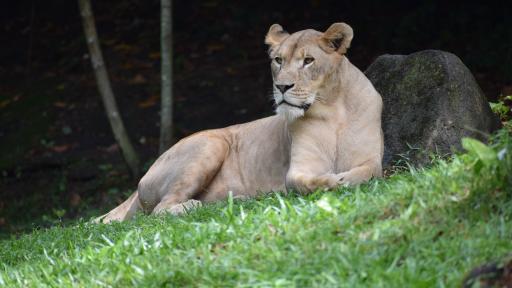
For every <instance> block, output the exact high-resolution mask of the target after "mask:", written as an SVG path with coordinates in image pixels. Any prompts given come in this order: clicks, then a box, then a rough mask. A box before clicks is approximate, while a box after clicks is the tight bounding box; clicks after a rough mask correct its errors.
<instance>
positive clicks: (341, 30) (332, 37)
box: [320, 23, 354, 55]
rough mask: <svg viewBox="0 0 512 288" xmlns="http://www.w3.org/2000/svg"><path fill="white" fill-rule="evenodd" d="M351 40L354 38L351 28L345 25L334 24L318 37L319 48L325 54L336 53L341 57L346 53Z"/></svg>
mask: <svg viewBox="0 0 512 288" xmlns="http://www.w3.org/2000/svg"><path fill="white" fill-rule="evenodd" d="M352 38H354V31H353V30H352V27H350V26H348V25H347V24H345V23H334V24H332V25H331V27H329V29H327V30H326V31H325V32H324V34H323V35H322V37H320V47H321V48H322V49H323V50H324V51H325V52H327V53H331V52H334V51H336V52H338V53H339V54H341V55H343V54H345V53H347V49H348V48H349V47H350V42H352Z"/></svg>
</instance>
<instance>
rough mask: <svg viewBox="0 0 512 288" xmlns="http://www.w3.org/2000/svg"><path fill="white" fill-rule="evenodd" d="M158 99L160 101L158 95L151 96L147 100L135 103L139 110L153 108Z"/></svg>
mask: <svg viewBox="0 0 512 288" xmlns="http://www.w3.org/2000/svg"><path fill="white" fill-rule="evenodd" d="M159 99H160V96H159V95H156V94H155V95H151V96H149V97H148V99H146V100H144V101H141V102H139V103H137V106H139V107H140V108H149V107H153V106H155V105H156V103H157V102H158V100H159Z"/></svg>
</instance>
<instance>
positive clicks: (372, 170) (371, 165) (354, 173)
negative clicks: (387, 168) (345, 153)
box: [337, 160, 382, 186]
mask: <svg viewBox="0 0 512 288" xmlns="http://www.w3.org/2000/svg"><path fill="white" fill-rule="evenodd" d="M337 175H338V176H340V180H339V184H341V185H344V186H349V185H357V184H361V183H363V182H366V181H368V180H370V179H371V178H372V177H381V176H382V168H381V164H380V161H378V160H376V161H368V162H366V163H364V164H362V165H360V166H357V167H354V168H352V169H350V170H348V171H346V172H341V173H339V174H337Z"/></svg>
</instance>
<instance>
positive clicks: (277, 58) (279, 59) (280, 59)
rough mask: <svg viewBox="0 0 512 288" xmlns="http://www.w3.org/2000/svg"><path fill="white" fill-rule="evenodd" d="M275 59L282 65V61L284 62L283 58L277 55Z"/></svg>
mask: <svg viewBox="0 0 512 288" xmlns="http://www.w3.org/2000/svg"><path fill="white" fill-rule="evenodd" d="M274 61H276V63H277V64H279V65H281V63H283V58H281V57H276V58H274Z"/></svg>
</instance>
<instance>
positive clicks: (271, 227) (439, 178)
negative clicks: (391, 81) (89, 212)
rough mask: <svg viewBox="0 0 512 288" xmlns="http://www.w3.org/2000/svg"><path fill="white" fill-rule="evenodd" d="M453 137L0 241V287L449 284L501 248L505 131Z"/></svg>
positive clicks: (508, 196) (509, 200)
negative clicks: (404, 155) (274, 187)
mask: <svg viewBox="0 0 512 288" xmlns="http://www.w3.org/2000/svg"><path fill="white" fill-rule="evenodd" d="M463 144H464V147H465V149H467V153H465V154H461V155H458V156H454V157H453V159H451V160H450V161H445V160H438V161H437V162H436V164H435V165H434V166H433V167H432V168H428V169H427V168H422V169H414V168H410V169H409V170H408V171H407V172H402V173H398V174H395V175H392V176H391V177H390V178H388V179H379V180H373V181H371V182H370V183H368V184H365V185H361V186H358V187H353V188H339V189H338V190H336V191H329V192H323V191H317V192H316V193H313V194H310V195H307V196H303V195H298V194H288V195H283V194H280V193H272V194H269V195H267V196H263V197H259V198H257V199H251V200H246V201H240V200H233V199H232V198H230V199H228V201H225V202H221V203H216V204H211V205H206V206H204V207H202V208H199V209H197V210H194V211H190V213H189V214H188V215H185V216H182V217H172V216H165V217H156V216H144V215H140V216H138V217H137V218H136V219H135V220H134V221H129V222H126V223H115V224H112V225H92V224H88V223H85V222H80V223H77V224H76V225H74V226H72V227H54V228H51V229H46V230H39V231H34V232H33V233H31V234H27V235H24V236H22V237H20V238H19V239H14V238H13V239H10V240H4V241H2V242H0V243H1V246H2V249H0V262H2V263H4V264H3V266H2V268H0V286H3V285H5V286H21V287H32V286H52V287H62V286H80V287H103V286H117V287H126V286H142V287H161V286H178V287H180V286H199V287H211V286H213V287H219V286H235V285H238V286H246V287H263V286H265V287H267V286H276V287H279V286H285V287H289V286H299V287H310V286H321V287H329V286H330V287H375V286H388V287H432V286H441V287H445V286H449V287H455V286H458V285H459V283H460V282H461V280H462V278H463V277H464V274H465V273H466V272H467V271H469V270H470V269H471V268H472V267H474V266H476V265H479V264H481V263H482V262H484V261H487V260H491V259H494V258H496V257H499V256H502V255H504V254H507V253H509V252H510V251H511V250H512V221H511V217H512V209H511V208H510V207H512V154H511V151H512V137H511V135H510V134H509V133H508V132H506V131H505V130H502V131H500V132H499V133H498V135H497V136H496V137H495V139H494V140H493V141H492V144H491V145H489V146H487V145H484V144H483V143H481V142H478V141H476V140H472V139H465V140H464V142H463Z"/></svg>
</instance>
